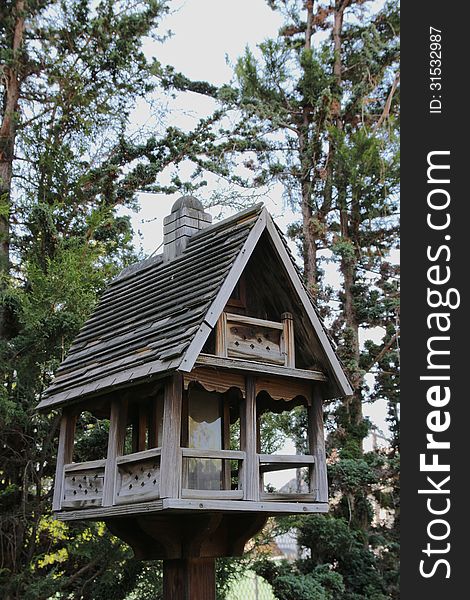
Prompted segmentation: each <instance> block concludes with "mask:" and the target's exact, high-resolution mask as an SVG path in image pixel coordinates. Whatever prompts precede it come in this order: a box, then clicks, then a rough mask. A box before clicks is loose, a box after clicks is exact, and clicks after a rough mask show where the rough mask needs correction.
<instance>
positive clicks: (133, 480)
mask: <svg viewBox="0 0 470 600" xmlns="http://www.w3.org/2000/svg"><path fill="white" fill-rule="evenodd" d="M159 497H160V460H159V458H158V457H154V458H149V459H146V460H140V461H138V462H131V463H130V462H127V463H121V464H120V465H119V466H118V477H117V482H116V497H115V503H116V504H124V503H126V502H143V501H145V500H154V499H156V498H159Z"/></svg>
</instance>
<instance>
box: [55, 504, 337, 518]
mask: <svg viewBox="0 0 470 600" xmlns="http://www.w3.org/2000/svg"><path fill="white" fill-rule="evenodd" d="M161 511H164V512H170V513H177V514H180V513H186V512H188V513H193V512H206V511H216V512H218V511H222V512H236V513H240V512H243V513H244V512H246V513H249V512H259V513H265V514H284V515H288V514H296V513H326V512H328V504H327V503H326V502H311V501H309V502H289V501H287V499H284V500H283V501H274V502H271V501H269V499H268V500H266V501H262V502H246V501H245V500H197V499H189V498H187V499H186V498H165V499H160V500H152V501H149V502H138V503H135V504H129V505H121V506H110V507H100V508H88V509H83V510H70V511H62V512H58V513H57V518H58V519H59V520H60V521H77V520H94V521H102V520H103V519H108V518H114V517H131V516H134V515H139V514H140V515H149V514H155V513H159V512H161Z"/></svg>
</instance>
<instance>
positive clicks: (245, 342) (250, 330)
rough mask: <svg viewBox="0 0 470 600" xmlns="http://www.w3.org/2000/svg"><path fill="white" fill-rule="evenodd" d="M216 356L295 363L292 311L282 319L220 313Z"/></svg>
mask: <svg viewBox="0 0 470 600" xmlns="http://www.w3.org/2000/svg"><path fill="white" fill-rule="evenodd" d="M215 353H216V355H217V356H221V357H225V358H236V359H242V360H252V361H257V362H262V363H267V364H274V365H282V366H286V367H294V366H295V349H294V326H293V320H292V315H291V314H290V313H284V314H283V315H282V322H277V321H267V320H264V319H256V318H254V317H246V316H245V315H236V314H231V313H225V312H224V313H222V314H221V316H220V318H219V320H218V322H217V332H216V351H215Z"/></svg>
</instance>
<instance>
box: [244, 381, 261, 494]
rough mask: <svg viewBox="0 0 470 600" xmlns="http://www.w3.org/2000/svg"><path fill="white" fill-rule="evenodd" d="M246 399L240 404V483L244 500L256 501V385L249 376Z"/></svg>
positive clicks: (257, 487) (246, 385)
mask: <svg viewBox="0 0 470 600" xmlns="http://www.w3.org/2000/svg"><path fill="white" fill-rule="evenodd" d="M245 388H246V398H245V402H244V403H243V404H242V409H243V410H242V419H243V425H244V426H242V431H243V434H244V435H243V437H242V440H241V441H242V443H243V446H242V449H243V450H244V451H245V453H246V458H245V460H244V461H243V465H242V466H243V469H242V482H243V488H244V492H245V496H244V499H245V500H251V501H255V502H256V501H257V500H258V497H259V484H258V481H259V480H258V477H259V475H258V457H257V454H256V385H255V380H254V378H253V377H251V376H247V378H246V384H245Z"/></svg>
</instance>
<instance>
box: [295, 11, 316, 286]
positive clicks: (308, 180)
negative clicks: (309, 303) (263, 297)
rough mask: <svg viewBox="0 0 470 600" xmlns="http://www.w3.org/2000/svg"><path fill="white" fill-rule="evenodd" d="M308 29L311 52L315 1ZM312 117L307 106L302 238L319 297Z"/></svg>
mask: <svg viewBox="0 0 470 600" xmlns="http://www.w3.org/2000/svg"><path fill="white" fill-rule="evenodd" d="M306 8H307V27H306V30H305V43H304V48H305V49H306V50H310V49H311V47H312V35H313V0H308V1H307V6H306ZM310 119H311V116H310V114H309V107H307V106H305V107H304V109H303V115H302V125H301V127H300V133H299V155H300V168H301V171H302V173H301V196H302V198H301V208H302V237H303V259H304V270H305V281H306V285H307V289H308V290H309V291H310V292H311V293H312V295H313V296H314V297H316V295H317V235H316V232H315V231H314V229H313V227H312V225H313V208H312V168H313V164H312V158H313V157H312V156H311V148H310V144H309V126H310Z"/></svg>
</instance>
